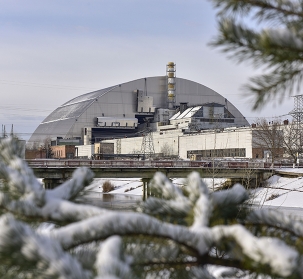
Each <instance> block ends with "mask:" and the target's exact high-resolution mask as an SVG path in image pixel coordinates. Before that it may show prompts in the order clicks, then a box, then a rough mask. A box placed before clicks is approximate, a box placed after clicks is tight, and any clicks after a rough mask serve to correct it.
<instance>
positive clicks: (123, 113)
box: [29, 76, 249, 142]
mask: <svg viewBox="0 0 303 279" xmlns="http://www.w3.org/2000/svg"><path fill="white" fill-rule="evenodd" d="M137 90H142V91H146V95H148V96H151V97H153V106H154V107H156V108H167V78H166V76H158V77H149V78H141V79H138V80H134V81H130V82H126V83H123V84H120V85H115V86H112V87H108V88H105V89H101V90H97V91H94V92H90V93H86V94H83V95H80V96H78V97H75V98H73V99H71V100H70V101H68V102H66V103H64V104H63V105H61V106H60V107H58V108H56V109H55V110H54V111H53V112H52V113H51V114H50V115H48V116H47V117H46V118H45V119H44V120H43V121H42V123H41V124H40V125H39V126H38V127H37V129H36V130H35V132H34V133H33V134H32V136H31V138H30V139H29V142H41V141H43V140H44V139H45V138H53V137H63V138H74V137H82V133H83V128H84V127H95V125H96V123H95V119H96V117H129V118H134V117H135V114H136V112H137V95H136V94H135V93H134V92H137ZM182 102H186V103H188V106H198V105H201V104H206V103H212V102H214V103H218V104H222V105H224V106H228V110H229V111H230V113H231V114H232V115H234V117H235V126H245V125H249V123H248V122H247V120H246V119H245V117H244V116H243V115H242V114H241V112H240V111H239V110H238V109H237V108H236V107H235V106H234V105H233V104H231V103H230V102H228V100H227V99H226V98H225V97H223V96H222V95H220V94H218V93H217V92H215V91H214V90H212V89H210V88H208V87H206V86H204V85H202V84H199V83H196V82H194V81H190V80H186V79H182V78H176V96H175V103H176V105H179V104H180V103H182Z"/></svg>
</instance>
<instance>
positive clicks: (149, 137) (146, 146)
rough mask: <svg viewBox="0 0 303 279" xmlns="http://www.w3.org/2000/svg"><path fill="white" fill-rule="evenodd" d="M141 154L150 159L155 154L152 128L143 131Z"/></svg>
mask: <svg viewBox="0 0 303 279" xmlns="http://www.w3.org/2000/svg"><path fill="white" fill-rule="evenodd" d="M141 154H144V156H145V158H148V159H150V158H152V157H153V156H154V155H155V149H154V140H153V134H152V131H151V129H150V128H147V129H146V130H144V131H143V139H142V145H141Z"/></svg>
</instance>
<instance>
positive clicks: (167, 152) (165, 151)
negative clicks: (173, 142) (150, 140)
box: [161, 142, 174, 156]
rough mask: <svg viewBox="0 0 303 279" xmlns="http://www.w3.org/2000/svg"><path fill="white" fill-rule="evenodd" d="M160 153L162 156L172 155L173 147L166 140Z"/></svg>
mask: <svg viewBox="0 0 303 279" xmlns="http://www.w3.org/2000/svg"><path fill="white" fill-rule="evenodd" d="M161 153H162V154H163V156H170V155H173V153H174V151H173V148H172V147H171V146H170V145H169V144H168V143H167V142H166V143H164V144H163V145H162V147H161Z"/></svg>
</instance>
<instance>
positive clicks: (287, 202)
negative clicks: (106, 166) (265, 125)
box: [87, 168, 303, 216]
mask: <svg viewBox="0 0 303 279" xmlns="http://www.w3.org/2000/svg"><path fill="white" fill-rule="evenodd" d="M283 171H288V172H296V173H302V175H303V169H293V168H290V169H283ZM106 180H109V181H110V182H111V183H112V184H113V185H114V187H115V190H114V191H111V192H110V193H111V194H125V195H136V196H142V195H143V188H142V185H143V184H142V181H141V179H140V178H133V179H118V178H112V179H94V182H93V183H92V184H91V185H90V186H89V187H88V188H87V189H88V190H89V191H92V192H95V193H102V192H103V189H102V185H103V183H104V182H105V181H106ZM204 181H205V182H206V183H207V185H208V186H209V188H210V189H211V188H212V179H205V180H204ZM184 182H185V180H184V179H180V178H179V179H173V183H174V184H176V185H179V186H180V187H181V186H182V185H183V184H184ZM222 182H223V180H222V179H215V187H217V186H218V185H220V183H222ZM252 194H253V202H254V204H256V205H257V206H274V207H277V208H280V209H283V210H285V211H288V212H290V213H294V214H299V215H301V216H303V178H301V177H298V178H285V177H280V176H277V175H275V176H272V177H271V178H270V179H269V180H268V181H267V187H265V188H258V189H257V190H256V191H254V192H252ZM300 211H301V212H300Z"/></svg>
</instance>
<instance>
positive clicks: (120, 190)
mask: <svg viewBox="0 0 303 279" xmlns="http://www.w3.org/2000/svg"><path fill="white" fill-rule="evenodd" d="M105 181H110V182H111V183H112V184H113V185H114V187H115V190H113V191H111V192H110V193H111V194H131V195H141V196H142V195H143V183H142V181H141V179H140V178H96V179H94V181H93V182H92V183H91V184H90V185H89V186H88V187H86V190H88V191H91V192H97V193H103V188H102V185H103V183H104V182H105ZM203 181H204V182H205V183H206V185H207V186H208V187H209V188H210V189H212V187H213V186H212V185H213V180H212V179H211V178H207V179H203ZM224 181H225V179H218V178H216V179H215V180H214V187H215V188H217V187H219V186H220V185H221V184H222V183H223V182H224ZM172 182H173V184H175V185H177V186H180V187H182V186H183V185H184V184H185V183H186V179H184V178H175V179H172Z"/></svg>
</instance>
